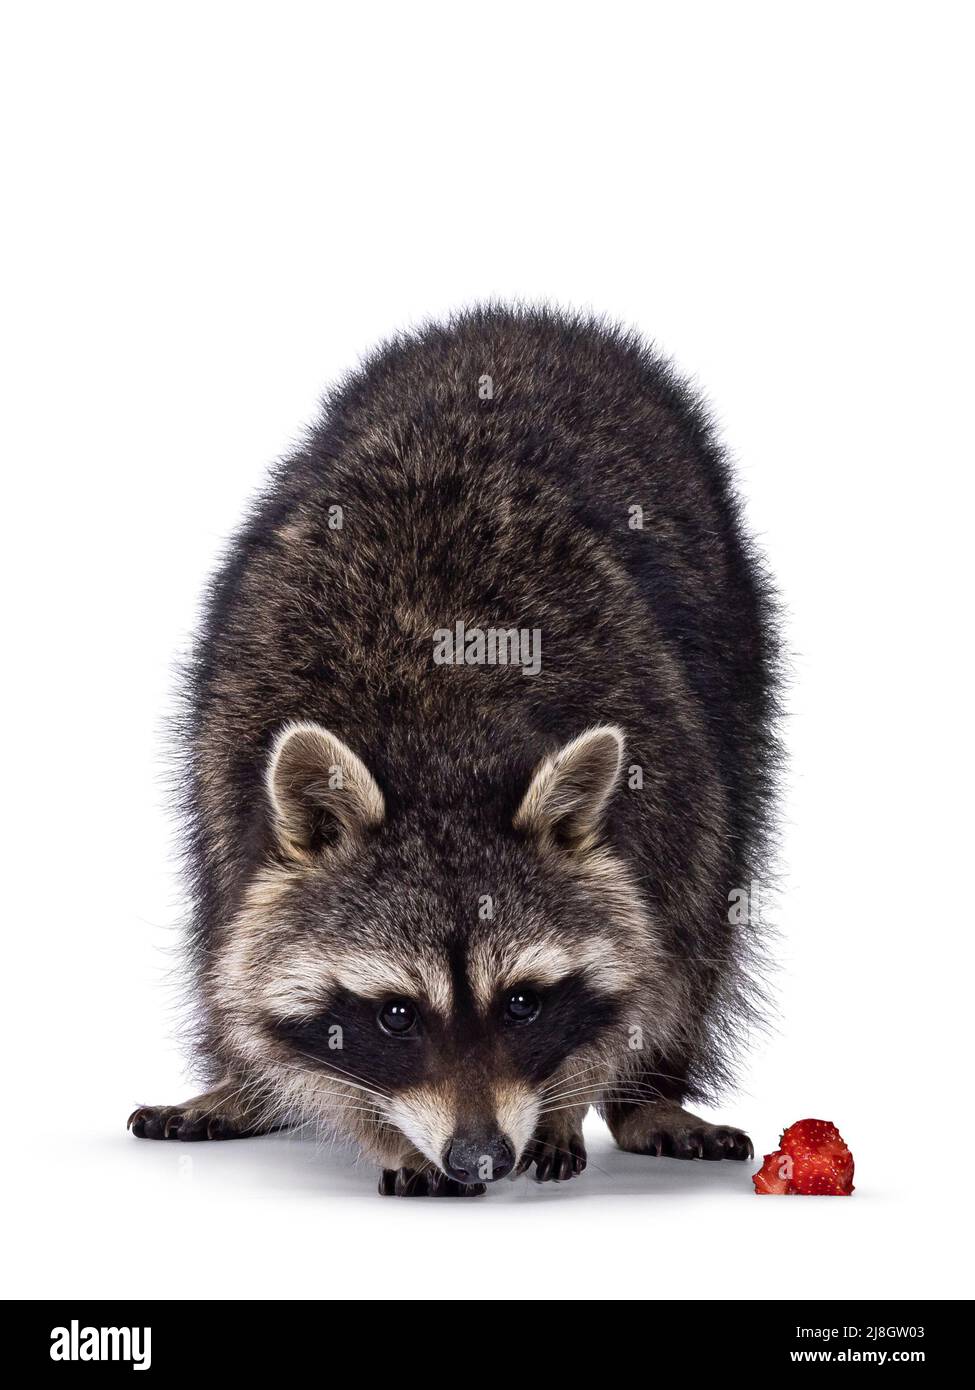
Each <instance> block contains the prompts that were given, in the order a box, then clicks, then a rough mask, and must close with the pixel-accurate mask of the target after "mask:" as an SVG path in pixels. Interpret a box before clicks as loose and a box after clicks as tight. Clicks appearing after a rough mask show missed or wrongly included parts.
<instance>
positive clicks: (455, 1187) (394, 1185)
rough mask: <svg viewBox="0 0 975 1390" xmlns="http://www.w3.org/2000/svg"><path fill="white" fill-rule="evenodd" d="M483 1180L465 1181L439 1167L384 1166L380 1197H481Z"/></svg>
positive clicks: (483, 1189) (381, 1176) (380, 1181)
mask: <svg viewBox="0 0 975 1390" xmlns="http://www.w3.org/2000/svg"><path fill="white" fill-rule="evenodd" d="M486 1190H487V1189H486V1188H485V1186H484V1183H482V1182H472V1183H463V1182H455V1181H454V1180H453V1178H448V1177H447V1174H446V1173H441V1171H440V1169H439V1168H420V1169H416V1168H384V1169H383V1170H382V1172H381V1173H380V1175H379V1195H380V1197H481V1196H483V1194H484V1192H485V1191H486Z"/></svg>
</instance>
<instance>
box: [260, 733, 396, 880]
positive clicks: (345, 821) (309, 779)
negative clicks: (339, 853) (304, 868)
mask: <svg viewBox="0 0 975 1390" xmlns="http://www.w3.org/2000/svg"><path fill="white" fill-rule="evenodd" d="M267 790H268V797H269V799H270V802H271V815H272V819H273V822H274V832H275V835H276V836H277V840H278V844H279V845H280V847H281V849H282V850H283V852H284V853H285V854H286V855H287V856H288V857H289V858H290V859H296V860H298V861H299V862H300V863H308V862H309V861H310V860H312V859H313V858H314V857H315V855H316V854H317V853H318V852H319V851H320V850H322V849H324V848H326V847H327V846H329V845H334V844H337V843H338V842H339V841H340V840H347V839H356V838H359V837H361V836H362V835H363V834H364V833H365V831H366V830H368V829H370V828H372V827H374V826H377V825H380V824H381V823H382V820H383V817H384V816H385V814H386V803H385V802H384V801H383V794H382V792H381V791H380V790H379V788H378V787H377V785H376V782H375V779H374V777H373V775H372V773H371V772H370V771H369V769H368V768H367V767H366V765H365V763H364V762H363V761H362V759H361V758H359V757H357V755H356V754H355V753H353V751H352V749H351V748H349V747H348V746H347V745H346V744H344V743H343V742H342V740H341V739H340V738H336V737H335V735H334V734H330V733H329V732H328V730H327V729H323V728H322V727H321V725H320V724H288V725H287V726H286V727H285V728H284V729H283V730H282V731H281V733H280V734H279V735H278V738H277V740H276V742H275V744H274V748H273V750H272V752H271V759H270V762H269V763H268V770H267Z"/></svg>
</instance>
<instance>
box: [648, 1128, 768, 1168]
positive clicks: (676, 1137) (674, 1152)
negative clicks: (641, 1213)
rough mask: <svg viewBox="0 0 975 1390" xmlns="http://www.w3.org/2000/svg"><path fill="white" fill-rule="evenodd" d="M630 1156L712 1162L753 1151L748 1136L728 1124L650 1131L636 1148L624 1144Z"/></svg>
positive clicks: (748, 1155)
mask: <svg viewBox="0 0 975 1390" xmlns="http://www.w3.org/2000/svg"><path fill="white" fill-rule="evenodd" d="M626 1147H627V1148H628V1149H630V1152H631V1153H643V1154H651V1155H652V1156H654V1157H655V1158H703V1159H707V1160H709V1161H712V1162H713V1161H715V1160H717V1159H721V1158H733V1159H738V1160H739V1161H742V1160H744V1159H749V1158H753V1157H754V1155H755V1151H754V1149H753V1148H752V1141H751V1140H750V1139H749V1137H748V1135H747V1134H745V1133H744V1132H743V1131H742V1130H740V1129H731V1128H730V1127H729V1126H727V1125H705V1126H702V1127H701V1128H700V1129H686V1130H680V1129H678V1130H669V1129H652V1130H649V1131H648V1132H647V1133H646V1134H645V1135H643V1136H641V1141H640V1145H639V1148H637V1147H633V1146H631V1145H629V1144H627V1145H626Z"/></svg>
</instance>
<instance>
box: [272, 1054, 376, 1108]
mask: <svg viewBox="0 0 975 1390" xmlns="http://www.w3.org/2000/svg"><path fill="white" fill-rule="evenodd" d="M298 1056H299V1057H306V1058H307V1059H308V1061H309V1062H314V1063H315V1064H316V1066H319V1067H325V1068H327V1069H328V1071H329V1072H334V1073H335V1076H334V1077H333V1080H335V1081H340V1082H341V1084H342V1085H343V1086H353V1087H355V1089H356V1090H357V1091H364V1092H365V1093H366V1095H370V1096H378V1097H379V1099H380V1100H391V1099H392V1097H391V1096H390V1095H389V1093H388V1092H386V1091H379V1090H377V1089H376V1088H375V1087H374V1086H367V1085H366V1084H365V1083H364V1082H363V1081H359V1080H358V1079H356V1078H355V1077H354V1076H353V1074H352V1072H347V1071H343V1069H342V1068H341V1067H337V1066H336V1065H335V1063H334V1062H323V1061H322V1060H321V1059H320V1058H319V1057H313V1056H312V1055H311V1053H310V1052H299V1053H298ZM281 1065H283V1066H286V1067H288V1069H289V1070H290V1071H298V1072H301V1071H304V1068H303V1067H293V1066H289V1064H288V1063H286V1062H285V1063H282V1064H281Z"/></svg>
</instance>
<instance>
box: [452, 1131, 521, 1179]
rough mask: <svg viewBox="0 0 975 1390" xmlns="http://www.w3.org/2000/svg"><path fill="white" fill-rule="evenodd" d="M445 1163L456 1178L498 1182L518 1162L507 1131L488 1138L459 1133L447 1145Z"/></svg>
mask: <svg viewBox="0 0 975 1390" xmlns="http://www.w3.org/2000/svg"><path fill="white" fill-rule="evenodd" d="M443 1166H444V1168H445V1170H446V1172H447V1175H448V1177H451V1178H453V1179H454V1180H455V1181H456V1182H463V1183H472V1182H496V1181H497V1179H498V1178H503V1177H506V1176H507V1174H508V1173H510V1172H511V1170H512V1168H513V1167H514V1166H515V1151H514V1149H513V1147H512V1144H511V1140H510V1139H509V1138H508V1136H507V1135H506V1134H495V1135H493V1136H492V1137H491V1138H489V1139H484V1138H480V1139H478V1138H468V1137H463V1136H459V1135H457V1136H455V1137H454V1138H453V1139H451V1141H450V1143H449V1144H448V1145H447V1148H446V1150H445V1152H444V1157H443Z"/></svg>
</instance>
